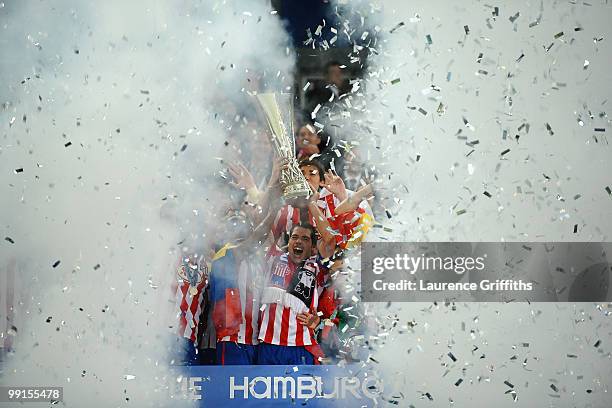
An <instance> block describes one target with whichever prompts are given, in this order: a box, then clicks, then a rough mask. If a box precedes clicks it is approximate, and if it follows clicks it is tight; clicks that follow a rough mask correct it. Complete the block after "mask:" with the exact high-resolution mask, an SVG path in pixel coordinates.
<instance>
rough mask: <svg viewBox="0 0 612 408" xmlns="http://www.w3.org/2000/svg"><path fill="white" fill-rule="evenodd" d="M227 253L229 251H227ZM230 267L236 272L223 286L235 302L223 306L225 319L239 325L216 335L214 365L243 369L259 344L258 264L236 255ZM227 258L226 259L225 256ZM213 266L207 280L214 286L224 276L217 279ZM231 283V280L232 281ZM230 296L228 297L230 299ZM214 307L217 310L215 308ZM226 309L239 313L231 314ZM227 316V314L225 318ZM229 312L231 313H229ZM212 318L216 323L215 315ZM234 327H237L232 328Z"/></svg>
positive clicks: (249, 361)
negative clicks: (233, 366) (225, 286)
mask: <svg viewBox="0 0 612 408" xmlns="http://www.w3.org/2000/svg"><path fill="white" fill-rule="evenodd" d="M230 250H231V249H230ZM234 255H236V258H237V259H236V261H235V262H234V264H235V265H236V266H235V268H236V269H237V271H236V272H237V273H236V276H235V278H232V280H233V282H232V283H231V284H230V282H227V284H230V285H229V286H234V285H235V287H233V288H229V290H230V292H233V293H234V296H236V295H237V296H236V299H235V300H234V301H233V302H231V305H230V304H226V305H225V309H226V313H225V315H226V316H228V318H231V319H238V320H239V322H235V323H239V325H232V328H229V327H226V330H221V331H219V332H218V335H217V364H219V365H247V364H255V363H256V347H255V346H257V345H258V344H259V340H258V339H257V336H258V334H259V307H260V303H259V302H260V289H261V282H260V279H261V276H262V272H261V263H260V262H257V257H245V256H244V254H241V252H240V251H238V252H237V253H236V254H234ZM225 256H227V255H225ZM214 265H215V264H214V263H213V273H212V275H211V279H212V282H213V284H216V282H217V280H218V279H226V278H227V276H224V277H220V276H217V275H216V273H217V272H215V271H217V269H216V268H215V266H214ZM234 279H235V280H234ZM230 296H232V295H230ZM215 307H218V306H215ZM230 309H239V310H235V311H232V310H230ZM228 312H230V313H229V314H228ZM232 312H233V313H232ZM229 316H231V317H229ZM215 318H217V319H218V320H223V319H219V317H217V315H215ZM236 326H238V327H236Z"/></svg>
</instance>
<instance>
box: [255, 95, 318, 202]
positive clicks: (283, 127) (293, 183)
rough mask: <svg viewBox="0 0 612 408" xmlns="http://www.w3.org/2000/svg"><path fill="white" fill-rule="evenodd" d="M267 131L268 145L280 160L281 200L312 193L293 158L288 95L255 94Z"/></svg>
mask: <svg viewBox="0 0 612 408" xmlns="http://www.w3.org/2000/svg"><path fill="white" fill-rule="evenodd" d="M256 97H257V102H259V106H260V107H261V109H262V111H263V113H264V115H265V117H266V121H267V122H268V126H269V128H270V132H271V134H272V135H271V139H272V145H273V146H274V148H275V150H276V154H277V155H278V157H280V158H281V160H282V165H283V169H282V170H281V174H280V183H281V188H282V191H283V193H282V194H283V197H284V198H297V197H308V196H310V194H312V191H311V189H310V186H309V185H308V182H307V181H306V179H305V178H304V175H303V174H302V172H301V171H300V168H299V166H298V162H297V159H296V158H295V140H294V138H293V100H292V95H291V94H275V93H261V94H257V96H256Z"/></svg>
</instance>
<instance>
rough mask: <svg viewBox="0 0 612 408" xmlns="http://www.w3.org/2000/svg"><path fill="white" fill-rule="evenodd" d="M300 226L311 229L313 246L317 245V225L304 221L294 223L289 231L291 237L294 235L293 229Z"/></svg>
mask: <svg viewBox="0 0 612 408" xmlns="http://www.w3.org/2000/svg"><path fill="white" fill-rule="evenodd" d="M298 227H300V228H304V229H307V230H310V241H311V242H312V245H313V246H316V245H317V230H316V229H315V227H313V226H312V225H310V224H306V223H302V222H301V223H299V224H293V227H291V230H290V231H289V237H290V238H291V235H293V230H294V229H296V228H298Z"/></svg>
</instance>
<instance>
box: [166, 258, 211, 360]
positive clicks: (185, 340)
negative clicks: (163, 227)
mask: <svg viewBox="0 0 612 408" xmlns="http://www.w3.org/2000/svg"><path fill="white" fill-rule="evenodd" d="M207 283H208V267H207V265H206V262H205V261H204V258H203V256H197V255H193V256H183V257H181V259H180V261H179V266H178V268H177V274H176V281H175V282H174V283H173V284H172V290H173V292H174V294H175V301H176V305H177V307H178V314H177V319H178V324H177V335H178V342H179V344H178V346H179V347H178V348H179V349H180V350H181V351H180V353H184V354H185V355H184V356H180V358H179V359H178V360H179V361H183V362H184V363H186V364H195V363H196V362H197V355H196V340H197V338H198V326H199V323H200V316H201V314H202V308H201V306H202V300H203V297H204V296H205V293H204V290H205V288H206V285H207Z"/></svg>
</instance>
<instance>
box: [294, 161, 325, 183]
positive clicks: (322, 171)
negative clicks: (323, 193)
mask: <svg viewBox="0 0 612 408" xmlns="http://www.w3.org/2000/svg"><path fill="white" fill-rule="evenodd" d="M304 166H312V167H316V168H317V170H318V171H319V180H321V181H325V167H324V166H323V165H322V164H321V162H320V161H318V160H316V159H304V160H301V161H300V163H299V167H300V169H301V168H302V167H304Z"/></svg>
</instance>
